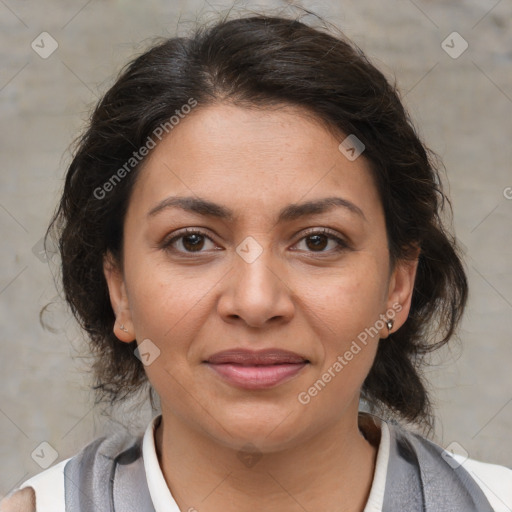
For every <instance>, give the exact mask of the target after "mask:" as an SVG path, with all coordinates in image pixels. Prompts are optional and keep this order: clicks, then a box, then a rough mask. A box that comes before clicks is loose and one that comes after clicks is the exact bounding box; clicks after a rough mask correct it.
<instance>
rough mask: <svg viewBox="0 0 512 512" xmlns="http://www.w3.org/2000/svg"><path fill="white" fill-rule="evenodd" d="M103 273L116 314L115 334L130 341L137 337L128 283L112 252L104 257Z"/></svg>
mask: <svg viewBox="0 0 512 512" xmlns="http://www.w3.org/2000/svg"><path fill="white" fill-rule="evenodd" d="M103 274H104V275H105V280H106V281H107V286H108V292H109V296H110V304H111V305H112V309H113V310H114V312H115V315H116V321H115V323H114V326H113V331H114V334H115V335H116V337H117V338H118V339H119V340H120V341H123V342H125V343H130V342H132V341H133V340H134V339H135V333H134V329H133V323H132V318H131V311H130V305H129V302H128V295H127V293H126V285H125V282H124V276H123V273H122V271H121V270H120V268H119V265H118V264H117V262H116V261H115V260H114V257H113V256H112V254H110V253H107V254H106V255H105V257H104V258H103Z"/></svg>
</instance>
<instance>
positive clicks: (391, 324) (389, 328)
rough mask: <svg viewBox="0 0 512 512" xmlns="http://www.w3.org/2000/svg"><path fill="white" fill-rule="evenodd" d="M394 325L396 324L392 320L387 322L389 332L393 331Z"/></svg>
mask: <svg viewBox="0 0 512 512" xmlns="http://www.w3.org/2000/svg"><path fill="white" fill-rule="evenodd" d="M393 324H394V322H393V320H391V319H390V320H388V321H387V322H386V325H387V327H388V331H391V329H393Z"/></svg>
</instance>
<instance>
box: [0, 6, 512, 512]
mask: <svg viewBox="0 0 512 512" xmlns="http://www.w3.org/2000/svg"><path fill="white" fill-rule="evenodd" d="M445 200H446V197H445V195H444V193H443V191H442V187H441V182H440V178H439V172H438V166H437V165H436V161H435V158H434V156H433V154H432V153H431V152H430V151H429V150H428V149H427V148H426V147H425V146H424V145H423V144H422V142H421V141H420V139H419V137H418V135H417V134H416V132H415V129H414V127H413V125H412V123H411V122H410V120H409V118H408V115H407V113H406V112H405V111H404V108H403V106H402V104H401V102H400V99H399V97H398V94H397V92H396V90H395V88H394V87H393V86H392V85H390V84H389V83H388V82H387V80H386V79H385V77H384V76H383V75H382V74H381V73H380V72H379V71H378V70H377V69H376V68H375V67H374V66H373V65H372V64H371V63H369V62H368V60H367V59H366V57H365V56H364V54H363V53H362V52H361V51H360V50H359V49H358V48H357V47H356V46H355V45H353V44H352V43H350V42H349V41H347V40H346V39H345V38H344V37H343V35H341V34H338V35H336V36H334V35H333V34H329V33H327V32H326V31H324V30H320V29H315V28H312V27H308V26H307V25H305V24H303V23H301V22H299V21H294V20H290V19H285V18H278V17H268V16H264V15H259V16H251V17H247V18H241V19H234V20H230V21H226V20H223V21H220V22H218V23H217V24H215V25H214V26H211V27H209V28H208V29H198V30H197V32H196V33H195V34H194V36H193V37H191V38H188V39H185V38H174V39H169V40H166V41H164V42H163V43H161V44H159V45H157V46H155V47H153V48H151V49H150V50H149V51H148V52H146V53H145V54H143V55H142V56H140V57H138V58H137V59H135V60H134V61H133V62H132V63H130V65H129V66H128V67H127V69H126V70H125V71H124V72H123V73H122V75H121V76H120V77H119V79H118V80H117V82H116V83H115V84H114V85H113V87H112V88H111V89H110V90H109V91H108V92H107V93H106V95H105V96H104V98H103V99H102V100H101V102H100V103H99V105H98V106H97V108H96V110H95V112H94V114H93V116H92V119H91V121H90V124H89V127H88V129H87V131H86V133H85V135H84V136H83V138H82V139H81V141H80V143H79V146H78V149H77V151H76V153H75V156H74V159H73V161H72V163H71V166H70V168H69V170H68V173H67V176H66V182H65V187H64V192H63V196H62V200H61V203H60V206H59V209H58V211H57V213H56V216H55V218H54V219H53V221H52V225H51V226H50V228H51V231H52V232H54V233H56V234H57V236H58V237H59V247H60V252H61V256H62V277H63V286H64V290H65V294H66V299H67V301H68V303H69V304H70V306H71V308H72V311H73V312H74V314H75V316H76V318H77V319H78V321H79V322H80V324H81V326H82V327H83V328H84V329H85V330H86V331H87V333H88V336H89V338H90V341H91V347H92V350H93V351H94V353H95V354H96V355H97V359H96V363H95V367H94V369H95V372H96V379H97V383H96V390H97V392H98V396H99V399H108V400H109V401H110V402H111V403H115V402H118V401H122V400H123V399H125V398H126V397H128V396H130V395H132V394H133V393H136V392H137V391H140V389H141V388H142V387H143V386H145V385H146V383H147V382H149V384H150V386H151V389H152V390H154V391H155V392H156V394H157V395H158V397H159V399H160V402H161V410H162V412H161V415H158V416H156V417H155V418H154V419H153V420H152V422H151V423H150V425H149V426H148V427H147V430H146V432H145V434H144V435H143V436H140V437H138V438H129V437H126V436H121V435H119V436H112V437H107V438H101V439H97V440H95V441H94V442H93V443H91V444H90V445H88V446H87V447H85V448H84V449H83V450H82V451H81V452H80V453H79V454H77V455H76V456H74V457H72V458H71V459H68V460H65V461H63V462H61V463H59V464H57V465H56V466H54V467H53V468H50V469H49V470H46V471H44V472H42V473H41V474H39V475H37V476H36V477H34V478H32V479H30V480H28V481H27V482H25V483H24V484H23V485H22V486H21V489H20V490H19V491H18V492H17V493H15V494H14V495H12V496H11V498H10V500H11V501H10V502H9V501H7V502H6V503H5V504H4V509H5V510H14V507H18V509H19V510H22V509H23V510H31V509H37V511H38V512H46V511H49V510H51V511H52V512H56V511H64V510H65V511H73V512H75V511H92V510H101V511H114V510H116V511H132V510H133V511H139V512H140V511H156V512H163V511H178V510H181V511H189V512H191V511H199V512H214V511H215V512H217V511H222V512H230V511H235V510H236V511H238V512H240V511H253V510H264V511H269V512H272V511H277V510H279V511H282V510H286V511H295V510H297V511H299V510H308V511H324V510H325V511H327V510H329V511H334V510H336V511H338V510H339V511H345V512H349V511H351V512H352V511H354V512H355V511H358V512H360V511H364V512H370V511H372V512H373V511H380V510H384V511H396V510H404V511H405V510H406V511H408V512H412V511H416V510H417V511H425V510H426V511H436V512H437V511H441V510H446V511H448V510H449V511H461V512H462V511H464V512H468V511H479V512H482V511H486V512H487V511H492V510H495V511H497V510H509V509H510V507H512V471H511V470H510V469H507V468H505V467H501V466H496V465H490V464H485V463H482V462H478V461H474V460H472V459H467V460H464V459H463V458H461V457H457V456H452V455H451V454H449V453H448V452H446V451H444V450H443V449H442V448H441V447H439V446H437V445H436V444H434V443H433V442H431V441H429V440H427V439H426V438H425V437H423V436H421V435H419V434H416V433H413V431H412V430H409V429H406V428H405V427H402V426H400V423H399V422H398V421H396V420H401V421H402V423H403V424H405V423H412V424H415V425H417V426H419V427H421V428H423V431H424V432H426V431H428V429H429V427H431V426H432V411H431V407H430V402H429V397H428V394H427V392H426V389H425V386H424V383H423V380H422V373H421V369H422V356H423V355H425V354H426V353H428V352H430V351H432V350H434V349H436V348H438V347H439V346H441V345H443V344H444V343H446V342H447V341H448V340H449V339H450V338H451V337H452V336H453V334H454V332H455V330H456V327H457V325H458V323H459V321H460V319H461V316H462V314H463V310H464V306H465V304H466V299H467V281H466V276H465V273H464V270H463V266H462V264H461V261H460V259H459V256H458V249H457V246H456V242H455V240H454V239H453V237H451V236H450V235H449V233H448V232H447V231H446V230H445V228H444V227H443V224H442V222H441V218H440V216H441V212H442V207H443V205H444V202H445ZM150 396H151V397H152V395H151V394H150ZM361 399H364V400H365V401H366V402H367V403H368V404H369V405H370V410H371V412H372V413H373V414H369V413H366V412H362V411H360V401H361ZM14 500H25V501H24V503H23V504H21V505H20V504H19V503H18V504H15V502H14ZM20 507H21V508H20ZM507 507H508V508H507ZM18 509H16V510H18Z"/></svg>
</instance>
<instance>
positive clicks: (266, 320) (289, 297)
mask: <svg viewBox="0 0 512 512" xmlns="http://www.w3.org/2000/svg"><path fill="white" fill-rule="evenodd" d="M233 265H234V268H233V269H232V271H231V272H229V273H228V276H226V277H227V279H226V280H225V281H224V288H223V290H222V294H221V297H220V299H219V301H218V305H217V310H218V313H219V314H220V315H221V317H222V318H223V319H224V320H225V321H226V322H229V323H237V322H243V323H245V324H246V325H248V326H250V327H257V328H263V327H265V326H266V325H267V324H270V323H272V324H277V323H279V322H282V323H286V322H289V321H290V320H291V318H293V315H294V310H295V305H294V301H293V295H294V292H293V290H292V289H291V287H290V284H289V283H286V276H285V273H284V272H283V270H282V268H280V267H279V262H278V261H276V258H275V257H273V256H272V252H271V250H270V249H269V248H266V249H264V250H263V252H262V253H261V254H260V255H259V256H258V257H257V258H256V259H255V260H254V261H251V262H249V261H246V260H245V259H244V258H243V257H241V256H239V255H238V254H236V255H235V257H234V263H233Z"/></svg>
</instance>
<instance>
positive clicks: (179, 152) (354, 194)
mask: <svg viewBox="0 0 512 512" xmlns="http://www.w3.org/2000/svg"><path fill="white" fill-rule="evenodd" d="M344 138H345V135H339V136H337V135H336V134H335V133H333V131H332V130H328V129H327V128H326V127H325V126H324V125H323V124H322V122H321V121H320V120H318V119H317V118H315V117H314V116H312V115H311V114H310V113H309V112H307V111H304V110H302V109H299V108H296V107H293V106H283V107H281V108H278V109H261V108H258V109H253V108H251V109H249V108H242V107H237V106H233V105H226V104H219V105H215V106H209V107H196V109H195V110H194V111H192V113H191V114H189V115H187V116H186V117H185V118H184V119H182V120H181V121H180V122H179V124H177V125H175V126H174V128H173V129H172V131H171V132H170V133H169V134H168V135H167V136H166V137H165V138H164V139H163V140H162V141H161V142H160V143H159V144H158V145H157V146H156V148H154V149H153V150H152V152H151V153H150V154H149V156H148V157H147V159H146V161H145V163H144V165H143V167H142V169H141V170H140V174H139V176H138V179H137V182H136V185H135V190H134V193H133V195H132V203H135V204H131V205H130V208H132V207H135V208H136V209H142V208H147V209H150V207H151V205H153V206H154V205H155V204H156V203H158V202H159V201H161V200H163V199H165V198H166V197H167V196H170V195H186V196H193V195H197V196H200V197H207V198H209V199H211V200H213V201H215V202H216V203H221V204H226V205H230V208H231V209H233V210H237V209H239V210H240V211H249V210H248V208H249V206H254V207H259V208H261V209H262V211H271V210H276V209H280V208H281V207H282V206H283V204H286V203H296V202H298V201H301V200H302V201H306V200H313V199H318V198H321V197H325V196H327V195H329V196H332V195H334V194H333V193H335V192H337V193H339V194H341V195H343V196H344V197H345V198H346V199H347V200H349V201H352V202H354V203H359V205H360V207H361V208H362V209H363V208H366V209H368V208H370V209H371V208H375V207H376V208H377V209H378V208H379V201H378V195H377V191H376V189H375V186H374V183H373V179H372V176H371V173H370V170H369V166H368V163H367V161H366V159H364V158H363V157H359V158H357V159H356V160H354V161H350V160H349V159H347V158H346V156H345V155H344V154H343V153H342V152H341V151H340V150H339V149H338V146H339V144H340V142H341V141H342V140H343V139H344ZM375 202H377V204H376V205H375V204H373V205H372V203H375Z"/></svg>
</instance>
